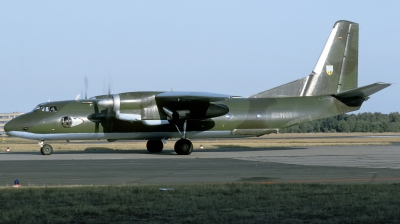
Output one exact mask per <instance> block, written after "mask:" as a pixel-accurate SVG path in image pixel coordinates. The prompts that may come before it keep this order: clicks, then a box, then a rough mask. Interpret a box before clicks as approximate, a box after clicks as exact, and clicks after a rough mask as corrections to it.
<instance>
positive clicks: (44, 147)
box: [38, 140, 53, 155]
mask: <svg viewBox="0 0 400 224" xmlns="http://www.w3.org/2000/svg"><path fill="white" fill-rule="evenodd" d="M43 143H44V142H43V140H42V141H39V142H38V145H39V146H40V152H41V153H42V155H50V154H51V153H53V147H51V145H49V144H43Z"/></svg>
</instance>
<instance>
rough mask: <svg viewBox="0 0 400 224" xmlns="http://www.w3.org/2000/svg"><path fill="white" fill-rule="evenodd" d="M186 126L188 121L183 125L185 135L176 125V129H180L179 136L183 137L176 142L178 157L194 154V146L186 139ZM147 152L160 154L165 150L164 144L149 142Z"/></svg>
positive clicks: (155, 141)
mask: <svg viewBox="0 0 400 224" xmlns="http://www.w3.org/2000/svg"><path fill="white" fill-rule="evenodd" d="M186 126H187V120H185V123H183V134H182V133H181V131H180V130H179V128H178V126H177V125H176V124H175V127H176V129H178V132H179V134H181V135H182V138H181V139H179V140H178V141H176V143H175V146H174V149H175V152H176V154H178V155H190V153H192V152H193V144H192V142H191V141H190V140H189V139H186ZM146 147H147V151H149V152H150V153H159V152H161V151H162V150H163V147H164V144H163V142H162V140H148V141H147V144H146Z"/></svg>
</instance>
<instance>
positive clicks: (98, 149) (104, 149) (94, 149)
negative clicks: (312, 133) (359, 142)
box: [12, 145, 307, 157]
mask: <svg viewBox="0 0 400 224" xmlns="http://www.w3.org/2000/svg"><path fill="white" fill-rule="evenodd" d="M302 149H307V148H306V147H265V148H250V147H243V146H237V147H234V146H232V145H230V146H229V147H226V146H225V148H224V147H222V146H221V148H212V149H194V150H193V153H205V152H226V153H229V152H261V151H282V150H302ZM93 153H98V154H149V155H150V154H154V155H165V156H168V155H174V156H176V153H175V151H174V150H173V149H164V150H163V151H162V152H161V153H149V152H148V151H147V150H146V149H143V150H141V149H139V150H138V149H135V150H126V149H112V148H107V147H88V148H86V149H84V150H83V151H75V150H71V151H68V150H63V151H57V150H54V152H53V154H58V155H62V154H93ZM12 154H31V155H38V154H40V152H12ZM188 157H190V155H189V156H188Z"/></svg>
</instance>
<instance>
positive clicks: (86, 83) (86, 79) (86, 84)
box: [85, 76, 88, 100]
mask: <svg viewBox="0 0 400 224" xmlns="http://www.w3.org/2000/svg"><path fill="white" fill-rule="evenodd" d="M87 90H88V78H87V76H85V100H87Z"/></svg>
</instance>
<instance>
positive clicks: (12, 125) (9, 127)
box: [4, 117, 21, 133]
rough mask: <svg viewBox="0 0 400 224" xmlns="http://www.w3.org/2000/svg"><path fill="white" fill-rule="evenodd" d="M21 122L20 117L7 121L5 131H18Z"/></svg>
mask: <svg viewBox="0 0 400 224" xmlns="http://www.w3.org/2000/svg"><path fill="white" fill-rule="evenodd" d="M19 123H21V122H20V119H18V117H17V118H14V119H12V120H11V121H9V122H7V123H6V124H5V125H4V131H5V132H6V133H8V132H10V131H18V128H19V126H20V125H19Z"/></svg>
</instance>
